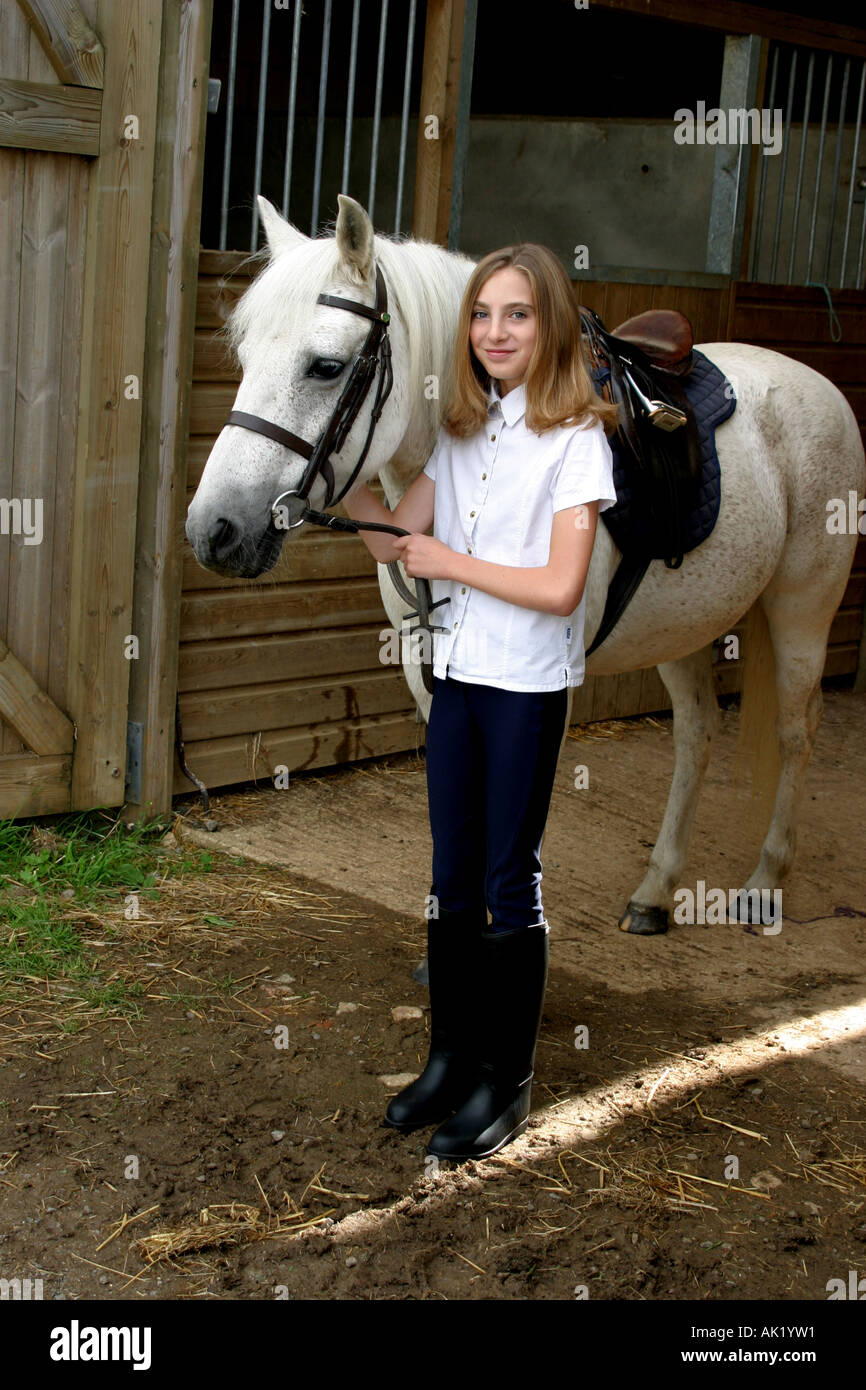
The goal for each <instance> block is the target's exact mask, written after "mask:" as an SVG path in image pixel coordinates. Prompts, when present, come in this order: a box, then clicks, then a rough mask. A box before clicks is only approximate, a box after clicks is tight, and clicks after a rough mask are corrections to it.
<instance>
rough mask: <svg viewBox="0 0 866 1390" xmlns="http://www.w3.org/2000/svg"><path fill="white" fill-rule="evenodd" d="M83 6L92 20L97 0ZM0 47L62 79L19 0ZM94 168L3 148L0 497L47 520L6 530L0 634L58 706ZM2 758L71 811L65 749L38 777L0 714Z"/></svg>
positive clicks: (63, 698)
mask: <svg viewBox="0 0 866 1390" xmlns="http://www.w3.org/2000/svg"><path fill="white" fill-rule="evenodd" d="M80 2H81V7H82V9H83V10H84V12H85V14H86V15H87V18H88V20H89V21H90V22H91V23H93V22H94V21H95V17H96V9H97V6H96V0H80ZM0 53H2V64H3V70H2V75H3V77H4V78H7V79H9V80H11V81H19V82H26V81H31V82H39V83H43V84H45V85H46V86H47V87H52V86H54V87H56V86H58V85H59V83H60V79H59V77H58V76H57V74H56V73H55V71H54V69H53V67H52V65H51V63H50V62H49V60H48V58H47V57H46V55H45V53H44V52H43V49H42V47H41V45H40V43H39V40H38V38H37V37H36V34H35V33H34V32H33V30H32V28H31V26H30V24H29V23H28V21H27V19H26V18H25V16H24V14H23V13H22V11H21V10H20V8H19V7H18V5H17V4H13V3H6V4H3V5H2V6H0ZM91 167H92V166H91V164H90V162H89V161H88V160H86V159H84V158H82V157H79V156H75V155H69V154H52V153H45V152H42V151H34V150H25V149H9V148H3V149H0V245H2V246H3V248H4V256H3V263H2V269H0V303H2V308H0V497H5V498H13V497H18V498H34V499H35V498H42V499H43V518H44V535H43V539H42V543H41V544H40V545H25V544H24V543H23V538H22V537H20V536H14V537H13V536H9V535H3V534H2V533H0V634H2V636H3V637H4V638H5V640H6V642H7V643H8V645H9V648H10V649H11V651H12V652H13V653H14V654H15V657H16V658H17V659H18V661H19V662H21V663H22V665H23V666H24V667H25V668H26V670H27V671H28V672H29V674H30V676H32V678H33V679H34V680H35V682H36V684H37V685H38V687H39V688H40V689H41V690H42V691H45V692H47V694H48V695H49V696H50V698H51V700H52V701H53V702H54V704H55V705H57V706H58V708H59V709H60V710H66V709H68V707H69V700H68V690H67V662H68V655H69V595H70V548H69V527H70V517H71V511H72V493H73V481H74V474H75V454H76V442H77V423H78V391H79V376H80V370H81V340H82V332H83V279H84V277H83V266H84V255H85V239H86V225H87V201H88V189H89V179H90V170H91ZM16 755H17V756H16ZM0 757H2V760H3V765H4V769H5V772H6V773H7V774H8V775H9V777H10V778H11V779H12V781H10V783H9V794H10V796H11V798H12V801H13V802H14V803H15V804H17V801H16V797H17V790H20V793H21V795H20V797H19V798H18V800H20V801H24V799H25V798H26V797H28V796H29V798H30V799H29V801H28V814H46V813H49V812H52V811H60V810H65V809H67V808H68V806H69V800H70V777H71V768H70V759H69V758H68V757H57V758H55V759H53V760H52V767H51V768H50V769H46V767H44V766H42V767H39V769H38V771H39V776H38V777H37V778H35V780H34V777H33V776H32V775H31V774H32V766H31V764H35V759H33V758H32V756H30V757H28V756H27V749H26V748H25V745H24V744H23V743H22V742H21V740H20V739H19V738H18V737H17V736H16V735H15V734H14V733H13V732H12V730H11V729H10V728H9V727H8V726H7V725H5V724H3V723H2V721H0ZM16 767H18V768H19V769H20V770H19V772H18V773H17V774H16V773H15V768H16ZM49 774H50V775H49ZM16 776H17V778H18V789H17V790H16V787H15V786H14V785H13V783H14V780H15V777H16ZM31 793H32V794H31ZM13 809H14V807H13V806H10V812H7V813H11V810H13Z"/></svg>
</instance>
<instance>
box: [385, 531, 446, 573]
mask: <svg viewBox="0 0 866 1390" xmlns="http://www.w3.org/2000/svg"><path fill="white" fill-rule="evenodd" d="M394 548H395V550H399V551H400V559H401V560H402V561H403V565H404V567H405V570H406V573H407V575H408V576H409V578H410V579H451V578H453V575H452V572H451V562H452V560H453V558H454V551H453V550H452V549H451V547H450V546H447V545H444V544H443V542H442V541H437V540H436V539H435V537H433V536H422V535H419V534H418V533H413V534H412V535H411V536H395V538H394Z"/></svg>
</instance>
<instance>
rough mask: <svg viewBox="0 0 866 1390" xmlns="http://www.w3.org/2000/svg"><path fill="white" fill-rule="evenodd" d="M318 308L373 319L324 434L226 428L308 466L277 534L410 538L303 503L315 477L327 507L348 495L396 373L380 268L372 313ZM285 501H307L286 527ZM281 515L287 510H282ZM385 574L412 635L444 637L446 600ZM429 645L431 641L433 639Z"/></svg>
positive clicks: (241, 415) (393, 568)
mask: <svg viewBox="0 0 866 1390" xmlns="http://www.w3.org/2000/svg"><path fill="white" fill-rule="evenodd" d="M316 303H317V304H329V305H331V307H332V308H334V309H347V310H348V311H349V313H352V314H361V315H362V316H363V317H364V318H368V319H371V320H372V322H371V324H370V331H369V332H368V334H367V337H366V338H365V339H364V345H363V347H362V348H361V352H360V354H359V356H358V357H357V359H356V360H355V363H354V365H353V367H352V370H351V372H350V373H349V379H348V381H347V382H346V384H345V386H344V387H343V390H342V391H341V393H340V398H339V400H338V401H337V404H336V405H335V406H334V411H333V414H332V415H331V418H330V420H329V421H328V423H327V425H326V426H325V431H324V433H323V435H322V437H321V439H320V440H319V442H318V443H317V444H315V445H314V444H308V443H307V441H306V440H305V439H301V437H300V436H299V435H297V434H293V433H292V431H291V430H287V429H284V428H283V426H282V425H275V424H274V423H273V421H272V420H266V419H265V418H264V417H263V416H261V415H249V414H248V413H247V412H246V411H245V410H232V411H230V413H229V415H228V416H227V417H226V424H227V425H240V426H241V428H242V429H245V430H251V431H252V432H253V433H254V434H262V435H264V436H265V437H266V438H267V439H273V440H275V441H276V443H277V444H283V445H284V446H285V447H286V448H287V449H292V450H293V451H294V452H295V453H297V454H300V455H301V456H302V457H303V458H305V459H307V467H306V469H305V470H304V474H303V477H302V478H301V481H300V483H299V484H298V486H297V487H296V488H288V489H287V490H286V491H285V492H281V493H280V495H279V497H277V498H276V500H275V501H274V502H273V503H272V504H271V517H272V520H273V522H274V525H275V526H276V527H278V529H281V530H292V529H294V527H296V526H302V525H303V523H304V522H305V521H309V522H311V523H312V524H313V525H314V526H327V527H328V528H329V529H330V530H332V531H349V532H352V533H357V532H358V531H387V532H389V533H390V534H391V535H394V536H408V535H409V534H410V532H408V531H403V530H401V528H400V527H399V526H386V525H385V524H384V523H382V522H378V521H355V520H354V518H353V517H343V516H333V515H332V514H331V513H329V512H318V511H314V510H313V509H312V508H311V507H310V505H309V503H308V502H307V498H308V496H309V492H310V488H311V487H312V486H313V483H314V482H315V481H316V479H317V478H322V479H323V481H324V483H325V506H326V507H331V506H335V505H336V503H337V502H339V501H341V500H342V498H343V497H345V495H346V493H347V492H348V491H349V489H350V487H351V486H352V484H353V483H354V481H355V479H356V478H357V476H358V474H359V473H360V471H361V469H362V467H363V465H364V460H365V459H366V457H367V454H368V452H369V449H370V445H371V443H372V441H373V433H374V431H375V429H376V426H377V424H378V423H379V419H380V417H381V414H382V411H383V409H384V407H385V402H386V401H387V399H388V397H389V395H390V394H391V388H392V386H393V385H394V374H393V372H392V370H391V343H390V340H389V338H388V324H389V323H390V322H391V315H390V314H389V313H388V290H387V287H386V285H385V277H384V275H383V274H382V270H381V267H380V266H379V265H378V264H377V266H376V303H375V305H374V306H373V308H371V307H370V305H369V304H360V303H358V302H357V301H356V300H354V299H341V298H340V296H339V295H334V294H320V295H319V297H318V298H317V300H316ZM377 368H379V369H380V370H379V379H378V383H377V386H376V395H375V397H374V398H373V409H372V411H371V414H370V427H369V429H368V431H367V438H366V441H365V443H364V447H363V449H362V450H361V455H360V457H359V459H358V461H357V463H356V464H355V467H354V468H353V469H352V472H351V474H350V475H349V478H348V481H347V482H346V483H345V485H344V486H343V487H342V488H341V489H340V492H339V493H338V495H337V496H336V497H335V496H334V485H335V484H334V469H333V466H332V464H331V454H334V453H339V452H340V449H341V448H342V447H343V444H344V442H345V439H346V436H347V435H348V433H349V431H350V429H351V428H352V426H353V425H354V423H355V421H356V420H357V418H358V414H359V412H360V410H361V407H362V405H363V404H364V401H365V400H366V399H367V396H368V394H369V391H370V387H371V385H372V382H373V377H374V376H375V375H376V369H377ZM284 497H298V498H300V499H301V500H302V501H303V502H307V505H306V506H305V507H304V509H303V511H302V512H301V513H300V515H299V516H298V517H297V519H296V520H295V521H292V522H287V521H286V520H285V519H284V518H283V517H282V515H281V513H278V512H277V508H278V507H279V506H280V503H281V502H282V500H283V498H284ZM283 510H285V508H283ZM388 571H389V573H390V575H391V581H392V583H393V585H394V588H395V589H396V590H397V592H398V594H399V595H400V597H401V598H402V599H403V601H404V603H408V604H410V605H413V604H414V605H415V607H414V609H413V610H412V611H411V612H410V613H407V615H406V621H408V620H409V619H412V618H417V619H418V624H417V627H415V628H414V629H413V631H415V632H417V631H419V630H424V631H426V632H429V633H431V634H432V633H434V632H447V631H448V629H447V628H444V627H435V626H434V625H433V624H432V623H431V621H430V615H431V613H432V612H433V609H434V608H438V607H439V606H440V605H441V604H443V603H448V602H450V600H449V599H447V598H441V599H439V600H438V602H437V603H433V601H432V594H431V591H430V584H429V581H428V580H426V579H416V581H415V590H416V591H415V593H414V594H413V593H412V592H411V591H410V590H409V589H408V588H407V586H406V585H405V584H404V582H403V576H402V575H401V573H400V570H399V568H398V565H397V561H396V560H391V561H389V562H388ZM431 645H432V638H431ZM421 672H422V676H423V679H424V686H425V689H426V690H427V691H428V692H431V693H432V690H433V669H432V658H431V660H430V661H429V662H428V661H423V662H422V663H421Z"/></svg>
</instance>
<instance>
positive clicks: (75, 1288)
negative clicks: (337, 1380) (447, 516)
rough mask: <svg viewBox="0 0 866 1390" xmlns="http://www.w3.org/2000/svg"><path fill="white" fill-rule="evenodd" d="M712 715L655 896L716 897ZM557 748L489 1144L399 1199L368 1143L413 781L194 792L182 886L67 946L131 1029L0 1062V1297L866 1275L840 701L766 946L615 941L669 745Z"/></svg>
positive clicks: (407, 933) (417, 856) (96, 1032)
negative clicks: (524, 1042)
mask: <svg viewBox="0 0 866 1390" xmlns="http://www.w3.org/2000/svg"><path fill="white" fill-rule="evenodd" d="M737 718H738V716H737V714H736V712H735V711H733V710H730V711H726V712H725V714H724V717H723V724H722V730H721V733H720V735H719V739H718V744H717V747H716V749H715V752H714V757H713V762H712V764H711V767H710V772H709V774H708V779H707V783H706V787H705V791H704V796H703V798H702V801H701V805H700V808H699V811H698V815H697V819H696V824H695V829H694V835H693V838H692V847H691V852H690V855H689V859H688V863H687V866H686V870H685V872H684V875H683V880H682V881H683V884H684V885H685V886H692V887H694V886H695V884H696V881H697V880H698V879H703V880H704V882H705V883H706V884H707V885H708V886H722V887H724V888H725V889H727V888H729V887H731V888H736V887H738V886H740V883H741V882H742V881H743V880H744V879H745V878H746V877H747V875H748V873H749V872H750V870H751V868H752V861H753V860H754V858H755V857H756V855H755V849H756V847H755V846H753V845H751V844H749V843H748V841H747V838H746V834H745V831H744V817H743V811H742V793H741V789H740V788H739V787H738V786H737V785H734V784H733V783H732V781H731V769H732V765H733V749H734V743H735V737H736V727H737ZM589 732H590V733H592V734H593V735H594V736H593V737H591V738H574V737H569V739H568V740H567V743H566V745H565V748H564V750H563V753H562V756H561V759H560V766H559V771H558V774H557V784H556V788H555V791H554V796H553V803H552V808H551V814H550V820H549V822H548V829H547V834H546V838H545V842H544V901H545V909H546V914H547V917H548V919H549V921H550V923H551V967H550V981H549V988H548V994H547V998H546V1003H545V1013H544V1020H543V1024H542V1030H541V1037H540V1041H539V1046H538V1055H537V1065H536V1082H535V1085H534V1090H533V1117H532V1120H531V1122H530V1127H529V1129H528V1130H527V1132H526V1133H525V1134H524V1135H523V1136H522V1137H521V1138H520V1139H519V1140H517V1141H515V1142H514V1143H512V1144H511V1145H509V1146H508V1147H507V1148H506V1149H504V1150H503V1151H502V1152H501V1153H500V1154H499V1155H496V1156H495V1157H494V1158H492V1159H488V1160H486V1161H483V1162H478V1163H467V1164H464V1165H447V1164H443V1165H442V1166H441V1168H439V1170H438V1171H434V1169H435V1165H433V1164H431V1162H430V1161H429V1160H426V1155H425V1146H426V1142H427V1139H428V1137H429V1132H428V1131H420V1132H418V1133H416V1134H415V1135H411V1136H409V1137H404V1136H401V1135H399V1134H397V1133H396V1132H394V1131H391V1130H389V1129H387V1128H385V1127H383V1126H382V1124H381V1117H382V1113H383V1111H384V1107H385V1105H386V1103H387V1099H388V1097H389V1095H391V1094H393V1093H394V1092H395V1090H396V1089H398V1087H399V1085H402V1084H404V1080H403V1079H402V1078H405V1077H407V1076H410V1075H416V1074H417V1073H418V1072H419V1071H420V1070H421V1069H422V1068H423V1066H424V1062H425V1060H426V1054H427V1027H428V1015H427V1012H426V1006H427V995H426V991H425V990H424V989H423V988H422V987H421V986H420V985H418V984H417V983H416V982H415V981H414V980H413V978H412V975H411V971H412V969H413V968H414V967H415V966H416V965H417V964H418V962H419V961H420V959H421V957H422V956H423V954H424V950H425V945H424V942H425V923H424V916H423V910H424V898H425V894H426V893H427V891H428V888H429V881H430V879H429V872H430V840H429V830H428V825H427V819H426V789H425V780H424V762H423V756H418V755H415V754H406V755H402V756H400V757H395V758H391V759H388V760H384V761H382V762H379V763H371V764H366V765H363V766H360V767H357V768H347V769H341V770H335V771H330V772H325V773H320V774H308V775H301V774H298V775H295V774H293V775H292V778H291V781H290V785H289V787H288V788H287V789H285V790H282V791H275V790H273V789H272V788H270V787H269V786H268V785H264V786H262V784H259V787H258V789H252V788H251V789H248V790H246V791H242V792H235V793H232V794H228V795H225V796H217V797H215V798H214V799H213V810H212V815H213V817H214V818H215V819H216V821H217V822H218V823H219V826H220V829H219V830H218V831H217V832H216V833H212V834H209V833H207V832H206V831H204V830H196V829H194V828H193V827H192V826H191V824H190V823H189V822H184V823H183V824H182V825H179V826H178V828H177V832H176V833H177V834H179V835H180V836H181V837H182V838H184V839H186V840H187V841H189V840H193V841H195V842H196V843H199V844H202V845H206V847H207V848H208V849H209V850H210V851H211V852H213V853H214V856H215V859H214V863H215V872H214V874H213V875H212V877H211V876H208V877H205V878H204V879H199V880H197V885H193V884H192V881H190V882H189V883H187V884H186V885H184V884H180V885H177V884H175V885H174V886H170V885H169V884H168V883H166V885H165V887H164V890H162V891H161V892H160V894H159V897H158V898H157V899H155V900H153V901H152V902H147V903H143V904H142V911H141V916H140V918H139V919H137V920H134V921H131V922H126V923H124V921H123V918H122V916H121V917H119V918H118V919H117V920H115V921H108V920H104V919H100V920H97V919H95V918H94V920H93V921H92V922H91V923H89V924H88V925H87V934H88V937H89V939H90V942H91V944H92V945H93V947H94V949H98V950H101V951H103V952H104V953H105V958H106V960H107V961H109V962H110V963H111V965H113V967H114V968H115V970H116V971H117V973H118V977H119V978H122V979H124V980H125V981H129V980H131V979H134V980H136V981H139V982H140V983H141V984H142V985H143V991H142V996H141V999H142V1014H141V1017H140V1018H138V1019H130V1018H129V1017H109V1018H107V1019H102V1020H100V1019H92V1020H90V1021H89V1022H88V1023H87V1024H86V1026H84V1027H83V1028H82V1029H81V1030H80V1031H79V1032H78V1033H76V1034H71V1035H70V1034H68V1033H66V1032H63V1031H61V1030H59V1029H58V1028H57V1027H56V1026H55V1025H54V1023H53V1021H52V1014H51V1010H50V1009H49V1008H48V1007H47V1004H48V1002H49V1001H47V1000H46V1008H45V1010H44V1012H43V1013H40V1011H39V1010H38V1009H37V1010H35V1011H34V1010H31V1011H30V1013H29V1014H28V1015H27V1018H26V1020H25V1021H26V1022H27V1023H28V1025H29V1026H28V1028H27V1030H25V1032H24V1033H23V1034H22V1032H21V1031H20V1027H19V1028H18V1031H17V1032H15V1033H14V1035H13V1034H12V1033H11V1032H10V1034H9V1036H10V1037H11V1036H15V1037H16V1038H17V1041H16V1042H15V1043H14V1045H10V1044H8V1043H4V1044H3V1046H4V1049H5V1057H4V1060H3V1065H2V1066H0V1267H2V1271H3V1273H4V1275H5V1276H6V1277H12V1276H13V1275H18V1276H20V1277H31V1278H32V1277H41V1278H42V1279H43V1282H44V1296H45V1297H46V1298H51V1297H53V1298H58V1299H80V1298H100V1299H146V1298H198V1299H202V1298H204V1299H207V1298H214V1299H216V1298H223V1299H225V1298H229V1299H261V1298H268V1299H272V1298H280V1297H288V1298H293V1299H294V1298H308V1299H370V1298H374V1299H415V1300H423V1299H497V1300H499V1299H553V1300H562V1299H574V1298H580V1297H587V1296H588V1297H589V1298H591V1299H629V1300H634V1299H637V1300H660V1299H661V1300H683V1299H712V1300H725V1299H753V1300H779V1299H781V1300H786V1299H805V1300H818V1301H821V1300H826V1299H827V1297H828V1291H827V1284H828V1281H829V1280H831V1279H840V1280H843V1281H846V1282H847V1281H848V1279H849V1271H851V1270H854V1271H856V1272H857V1276H858V1277H859V1278H862V1277H863V1276H864V1275H866V1108H864V1104H863V1097H864V1084H863V1083H864V1075H866V1065H864V1064H866V1044H864V1029H866V1006H864V989H863V984H864V960H866V891H864V868H863V824H864V812H866V696H863V695H853V694H851V693H850V692H846V691H828V692H827V693H826V696H825V716H824V722H823V725H822V728H821V731H820V733H819V737H818V744H817V748H816V753H815V756H814V758H813V762H812V765H811V767H810V771H809V775H808V781H807V787H806V793H805V797H804V803H803V816H802V823H801V836H800V845H799V853H798V858H797V861H796V863H795V867H794V870H793V872H792V874H791V875H790V877H789V879H788V881H787V882H786V884H785V887H784V897H783V925H782V930H781V931H780V932H779V933H778V934H775V935H763V934H760V933H759V934H751V933H750V932H747V931H744V930H743V928H742V926H740V925H739V924H727V925H694V926H685V925H678V926H675V927H674V928H673V929H672V930H671V931H670V932H669V933H668V934H667V935H666V936H661V937H653V938H638V937H632V936H628V935H625V934H624V933H622V932H620V931H619V930H618V929H617V925H616V923H617V919H618V917H619V916H620V914H621V912H622V911H623V910H624V908H625V905H626V903H627V901H628V898H629V896H630V893H631V892H632V891H633V890H634V889H635V888H636V887H637V885H638V883H639V882H640V880H641V879H642V877H643V874H644V871H645V865H646V861H647V859H648V855H649V851H650V848H651V846H652V844H653V842H654V838H655V835H656V832H657V829H658V826H659V824H660V821H661V815H662V811H663V807H664V802H665V799H666V796H667V789H668V784H669V779H670V775H671V770H672V764H673V749H672V740H671V725H670V721H669V720H668V719H666V718H664V717H662V718H659V719H658V720H656V721H647V720H642V721H636V722H634V723H633V724H630V725H628V726H623V725H618V726H615V727H614V728H613V729H607V730H605V729H604V728H600V729H598V728H597V729H595V730H592V729H591V730H590V731H589ZM578 764H584V765H586V766H587V767H588V769H589V787H588V788H586V789H580V790H578V789H577V788H576V787H575V785H574V780H575V772H574V769H575V767H576V766H577V765H578ZM177 805H178V808H179V809H180V810H184V811H188V812H189V814H190V820H192V819H194V818H200V815H201V812H200V811H199V810H198V809H197V807H196V804H195V801H194V799H193V798H188V799H186V798H185V799H183V800H181V801H179V802H178V803H177ZM217 851H219V853H217ZM223 855H224V856H225V857H224V858H223ZM203 893H204V894H205V898H204V899H203V898H202V894H203ZM400 1006H410V1007H409V1010H408V1016H405V1017H404V1016H402V1015H398V1017H397V1019H395V1018H394V1016H393V1010H394V1009H395V1008H399V1007H400ZM0 1017H3V1016H2V1015H0ZM5 1023H6V1024H7V1025H10V1026H11V1024H12V1023H16V1025H20V1023H21V1020H20V1019H17V1018H16V1019H13V1018H12V1017H11V1016H10V1015H9V1012H8V1009H7V1011H6V1014H5ZM581 1028H583V1029H585V1030H588V1031H587V1032H586V1033H581V1032H580V1031H576V1030H580V1029H581ZM583 1041H585V1042H587V1044H588V1045H587V1046H578V1045H576V1043H578V1042H583ZM383 1078H388V1079H387V1080H386V1079H383ZM398 1078H399V1079H398ZM141 1238H146V1239H147V1240H148V1243H147V1244H146V1245H145V1246H142V1245H138V1244H137V1241H138V1240H139V1239H141ZM864 1287H866V1286H864Z"/></svg>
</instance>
